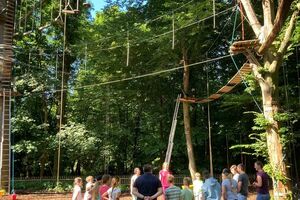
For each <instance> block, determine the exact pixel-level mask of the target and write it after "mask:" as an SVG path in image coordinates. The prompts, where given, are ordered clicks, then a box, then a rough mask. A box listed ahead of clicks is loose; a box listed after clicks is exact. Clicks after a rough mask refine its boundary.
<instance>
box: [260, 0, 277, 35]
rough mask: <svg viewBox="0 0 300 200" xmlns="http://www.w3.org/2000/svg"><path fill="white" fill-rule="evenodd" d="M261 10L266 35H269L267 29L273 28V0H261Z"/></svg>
mask: <svg viewBox="0 0 300 200" xmlns="http://www.w3.org/2000/svg"><path fill="white" fill-rule="evenodd" d="M262 6H263V12H264V27H265V30H267V31H266V35H269V31H270V30H272V28H273V20H274V1H273V0H263V1H262Z"/></svg>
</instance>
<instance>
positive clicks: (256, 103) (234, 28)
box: [230, 9, 263, 113]
mask: <svg viewBox="0 0 300 200" xmlns="http://www.w3.org/2000/svg"><path fill="white" fill-rule="evenodd" d="M238 12H239V10H238V9H237V10H236V13H235V19H234V24H233V30H232V37H231V42H230V44H232V43H233V41H234V35H235V31H236V23H237V16H238ZM230 57H231V60H232V62H233V65H234V66H235V68H236V70H237V71H238V73H239V74H240V76H241V79H242V82H243V84H244V85H245V87H246V88H249V86H248V84H247V82H246V80H245V78H244V77H243V75H242V74H241V72H240V70H239V67H238V65H237V63H236V61H235V60H234V58H233V55H232V54H230ZM249 94H250V95H251V97H252V99H253V101H254V103H255V105H256V107H257V108H258V109H259V111H260V112H261V113H263V110H262V109H261V107H260V106H259V104H258V102H257V101H256V99H255V97H254V95H253V94H252V93H251V92H250V93H249Z"/></svg>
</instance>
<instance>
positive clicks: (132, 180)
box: [130, 174, 139, 195]
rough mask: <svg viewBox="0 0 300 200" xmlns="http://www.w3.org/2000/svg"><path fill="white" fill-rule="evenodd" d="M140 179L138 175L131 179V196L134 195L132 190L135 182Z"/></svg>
mask: <svg viewBox="0 0 300 200" xmlns="http://www.w3.org/2000/svg"><path fill="white" fill-rule="evenodd" d="M138 177H139V176H137V175H136V174H135V175H133V176H132V177H131V179H130V194H131V195H133V194H132V188H133V185H134V182H135V180H136V179H137V178H138Z"/></svg>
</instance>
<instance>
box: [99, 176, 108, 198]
mask: <svg viewBox="0 0 300 200" xmlns="http://www.w3.org/2000/svg"><path fill="white" fill-rule="evenodd" d="M109 185H110V176H109V175H108V174H104V175H103V176H102V185H101V186H100V187H99V194H100V198H101V199H102V200H108V196H107V195H106V196H104V193H106V192H107V190H108V189H109Z"/></svg>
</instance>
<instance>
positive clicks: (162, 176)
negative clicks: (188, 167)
mask: <svg viewBox="0 0 300 200" xmlns="http://www.w3.org/2000/svg"><path fill="white" fill-rule="evenodd" d="M169 174H170V172H169V171H168V170H160V172H159V179H160V181H161V185H162V186H163V187H164V188H167V187H169V182H168V175H169Z"/></svg>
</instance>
